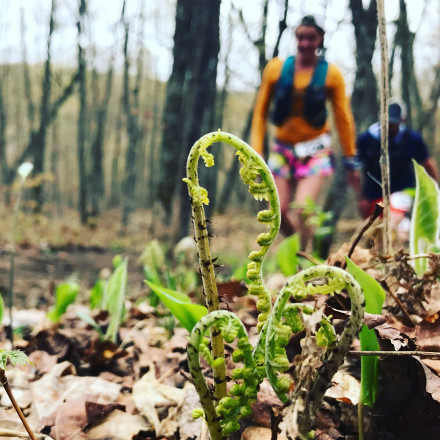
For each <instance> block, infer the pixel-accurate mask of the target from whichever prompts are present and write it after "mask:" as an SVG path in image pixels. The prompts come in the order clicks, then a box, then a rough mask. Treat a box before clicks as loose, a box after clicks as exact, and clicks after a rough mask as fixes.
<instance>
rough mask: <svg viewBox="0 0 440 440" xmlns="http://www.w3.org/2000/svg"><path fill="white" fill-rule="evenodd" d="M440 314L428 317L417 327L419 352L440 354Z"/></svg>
mask: <svg viewBox="0 0 440 440" xmlns="http://www.w3.org/2000/svg"><path fill="white" fill-rule="evenodd" d="M439 333H440V312H437V313H435V314H434V315H431V316H428V317H426V318H425V319H424V320H423V321H421V322H420V323H419V324H418V325H417V327H416V338H417V345H418V347H419V350H423V351H439V352H440V338H439Z"/></svg>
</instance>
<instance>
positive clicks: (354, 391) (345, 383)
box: [325, 371, 361, 405]
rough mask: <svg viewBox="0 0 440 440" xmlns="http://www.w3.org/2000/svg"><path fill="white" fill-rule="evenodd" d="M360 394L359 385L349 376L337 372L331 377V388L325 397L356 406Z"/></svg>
mask: <svg viewBox="0 0 440 440" xmlns="http://www.w3.org/2000/svg"><path fill="white" fill-rule="evenodd" d="M360 392H361V386H360V383H359V382H358V381H357V380H356V379H355V378H354V377H353V376H352V375H351V374H349V373H346V372H342V371H338V372H337V373H336V374H335V375H334V376H333V379H332V386H331V387H330V388H329V389H328V390H327V391H326V393H325V395H326V396H327V397H332V398H333V399H337V400H340V401H341V402H345V403H351V404H352V405H357V403H358V401H359V394H360Z"/></svg>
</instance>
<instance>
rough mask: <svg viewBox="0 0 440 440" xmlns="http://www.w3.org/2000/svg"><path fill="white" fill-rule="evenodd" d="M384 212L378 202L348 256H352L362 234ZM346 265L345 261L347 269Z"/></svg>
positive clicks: (344, 266) (345, 265)
mask: <svg viewBox="0 0 440 440" xmlns="http://www.w3.org/2000/svg"><path fill="white" fill-rule="evenodd" d="M382 212H383V205H382V203H376V205H375V206H374V211H373V213H372V214H371V215H370V217H368V221H367V222H366V223H365V225H364V226H363V227H362V229H361V230H360V232H359V234H358V235H357V237H356V238H355V240H354V241H353V244H352V245H351V247H350V250H349V251H348V254H347V257H348V258H351V256H352V254H353V252H354V249H355V248H356V246H357V244H358V243H359V241H360V240H361V238H362V236H363V235H364V234H365V232H367V230H368V229H369V228H370V226H371V225H372V224H373V223H374V222H375V220H376V219H377V218H378V217H379V216H380V215H381V214H382ZM346 267H347V263H344V265H343V269H345V268H346Z"/></svg>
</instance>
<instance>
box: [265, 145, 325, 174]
mask: <svg viewBox="0 0 440 440" xmlns="http://www.w3.org/2000/svg"><path fill="white" fill-rule="evenodd" d="M267 165H268V166H269V169H270V170H271V171H272V174H273V175H274V176H276V177H283V178H285V179H287V180H299V179H303V178H304V177H310V176H320V177H326V176H330V175H332V174H333V172H334V164H333V156H332V153H331V149H330V148H325V149H323V150H320V151H318V152H317V153H316V154H315V155H314V156H311V157H307V158H305V159H299V158H298V157H297V156H296V154H295V151H294V149H293V146H292V145H289V144H285V143H283V142H280V141H275V143H274V145H273V146H272V150H271V152H270V154H269V159H268V161H267Z"/></svg>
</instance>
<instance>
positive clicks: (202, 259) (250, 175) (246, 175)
mask: <svg viewBox="0 0 440 440" xmlns="http://www.w3.org/2000/svg"><path fill="white" fill-rule="evenodd" d="M215 142H224V143H227V144H229V145H231V146H233V147H234V148H235V149H236V150H237V153H236V154H237V156H238V160H239V161H240V163H241V168H240V176H241V179H242V181H243V182H244V183H245V184H246V185H248V186H249V192H250V194H251V195H252V196H253V197H254V198H255V199H256V200H261V201H267V202H268V204H269V207H268V209H265V210H262V211H260V212H259V213H258V215H257V219H258V221H259V222H261V223H263V224H265V225H266V226H267V227H268V229H269V230H268V232H264V233H261V234H260V235H259V236H258V237H257V244H258V245H259V247H260V249H258V250H256V251H253V252H251V253H250V255H249V259H250V263H249V265H248V271H247V278H248V279H249V280H250V284H249V293H250V294H253V295H256V296H257V297H258V301H257V309H258V310H259V311H260V315H259V317H258V329H259V330H261V329H262V328H263V326H264V324H265V322H266V321H267V319H268V317H269V314H270V310H271V307H272V303H271V296H270V292H269V290H268V289H267V288H266V286H265V284H264V280H263V276H262V263H263V260H264V257H265V255H266V253H267V251H268V249H269V247H270V245H271V244H272V243H273V241H274V239H275V237H276V235H277V233H278V231H279V228H280V219H281V214H280V205H279V199H278V193H277V190H276V186H275V182H274V180H273V177H272V174H271V172H270V170H269V168H268V167H267V165H266V163H265V162H264V160H263V159H262V158H261V156H260V155H259V154H258V153H256V152H255V151H254V150H253V149H252V148H251V147H250V146H249V145H248V144H246V143H245V142H243V141H242V140H241V139H239V138H237V137H236V136H234V135H232V134H230V133H224V132H221V131H220V130H219V131H218V132H214V133H209V134H207V135H205V136H203V137H202V138H200V139H199V140H198V141H197V142H196V143H195V144H194V145H193V147H192V148H191V151H190V153H189V156H188V160H187V176H186V178H185V179H183V180H184V181H185V182H186V183H187V185H188V193H189V196H190V199H191V205H192V216H193V225H194V231H195V240H196V242H197V247H198V254H199V266H200V271H201V274H202V280H203V288H204V293H205V298H206V304H207V307H208V311H209V312H214V311H217V310H218V309H219V300H218V291H217V285H216V281H215V272H214V264H213V261H212V256H211V251H210V247H209V239H208V231H207V225H206V217H205V212H204V208H203V205H205V204H208V203H209V199H208V193H207V191H206V189H205V188H203V187H201V186H200V183H199V179H198V172H197V168H198V162H199V159H200V157H202V158H203V160H204V162H205V165H206V166H207V167H210V166H213V165H214V157H213V155H212V154H211V153H209V152H208V150H207V149H208V147H209V146H211V145H212V144H213V143H215ZM208 316H210V315H208ZM204 319H205V318H204ZM206 319H208V318H206ZM202 321H204V320H202ZM209 327H210V330H211V345H212V358H213V359H212V361H213V362H212V368H213V375H214V387H215V389H214V397H215V399H217V400H218V401H219V402H222V399H223V398H224V397H226V373H225V366H224V363H221V362H219V363H217V362H216V360H217V359H224V348H223V339H222V336H221V334H220V331H219V329H218V328H217V326H216V325H215V322H213V323H211V324H210V326H209ZM194 331H197V330H195V329H194V330H193V332H194ZM262 345H263V344H260V346H262ZM257 353H258V354H259V360H258V364H259V368H258V375H254V378H255V377H258V380H257V382H258V384H259V383H260V382H261V380H262V379H263V378H264V376H265V373H264V354H263V352H262V350H257ZM192 359H194V356H191V360H192ZM191 360H190V362H191ZM196 370H197V367H196V368H195V370H194V371H195V372H196ZM245 370H246V368H245ZM239 371H240V370H239ZM196 373H197V372H196ZM233 374H236V375H237V374H238V375H239V374H241V373H240V372H235V373H233ZM203 381H204V379H203ZM258 384H257V385H256V387H257V386H258ZM202 388H203V389H202ZM202 388H200V392H199V395H200V397H201V401H202V406H203V409H204V411H205V414H206V417H207V421H208V413H209V414H210V415H209V418H210V419H211V420H213V419H217V415H216V414H214V413H213V408H214V406H213V404H209V405H208V403H207V400H208V399H205V398H202V395H203V396H207V390H208V388H207V387H206V384H205V387H202ZM235 389H236V390H237V387H235ZM238 389H239V388H238ZM198 391H199V389H198ZM208 394H209V392H208ZM235 397H237V396H235ZM233 400H239V399H237V398H236V399H233ZM205 402H206V406H205ZM223 402H224V401H223ZM228 402H229V403H228V404H227V405H223V406H222V405H221V404H220V403H219V404H220V407H221V408H223V409H222V410H220V412H221V416H222V420H227V419H231V417H226V413H228V414H235V413H236V412H237V411H235V408H234V405H235V404H234V403H233V402H232V401H231V400H228ZM244 411H245V412H246V411H247V410H244ZM218 423H219V422H218ZM218 423H214V425H213V429H211V428H210V432H211V437H213V436H214V435H215V436H218V435H219V434H218V433H219V432H220V431H219V429H220V428H219V426H220V425H219V424H218ZM208 425H209V426H210V427H211V424H210V422H209V421H208ZM231 427H235V428H236V427H237V423H234V421H232V420H231V424H230V425H229V426H228V428H227V429H225V425H224V424H223V428H221V429H223V430H224V431H226V432H229V430H230V428H231ZM221 429H220V430H221ZM213 438H214V437H213ZM216 438H217V437H216Z"/></svg>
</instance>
